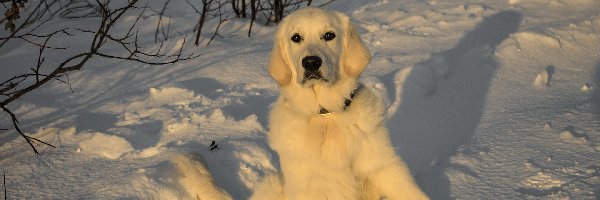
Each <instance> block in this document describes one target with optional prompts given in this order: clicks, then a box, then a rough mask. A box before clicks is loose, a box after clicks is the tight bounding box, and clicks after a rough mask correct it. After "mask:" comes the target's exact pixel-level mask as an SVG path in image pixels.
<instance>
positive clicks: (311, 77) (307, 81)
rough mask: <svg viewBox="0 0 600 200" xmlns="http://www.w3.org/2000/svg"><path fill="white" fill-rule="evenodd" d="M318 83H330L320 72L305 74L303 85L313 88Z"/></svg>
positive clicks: (307, 72)
mask: <svg viewBox="0 0 600 200" xmlns="http://www.w3.org/2000/svg"><path fill="white" fill-rule="evenodd" d="M318 82H324V83H329V80H327V79H326V78H324V77H323V75H322V74H321V72H320V71H314V72H309V71H306V72H304V79H303V80H302V84H303V85H305V86H311V85H313V84H316V83H318Z"/></svg>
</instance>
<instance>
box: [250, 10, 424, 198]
mask: <svg viewBox="0 0 600 200" xmlns="http://www.w3.org/2000/svg"><path fill="white" fill-rule="evenodd" d="M370 58H371V57H370V54H369V51H368V50H367V48H366V47H365V45H364V44H363V43H362V42H361V39H360V38H359V35H358V34H357V31H356V29H355V28H354V26H353V25H352V24H351V22H350V19H349V17H348V16H347V15H345V14H342V13H339V12H335V11H327V10H324V9H320V8H312V7H308V8H303V9H300V10H297V11H296V12H294V13H292V14H290V15H288V16H287V17H285V18H284V19H283V20H282V21H281V23H280V24H279V25H278V28H277V32H276V35H275V41H274V45H273V50H272V54H271V58H270V63H269V66H268V71H269V74H270V76H271V77H272V78H273V79H274V80H275V81H276V82H277V84H278V86H279V88H280V95H279V98H278V99H277V101H276V102H275V103H274V104H273V107H272V110H271V113H270V116H269V125H270V131H269V133H268V140H269V146H270V147H271V148H272V149H273V150H275V151H276V152H277V154H278V155H279V161H280V167H281V172H279V173H274V174H272V175H267V176H266V177H265V178H263V180H262V181H261V182H260V183H257V185H255V187H254V192H253V195H252V197H251V198H250V199H269V200H275V199H286V200H325V199H327V200H353V199H366V200H379V199H388V200H397V199H410V200H420V199H428V197H427V196H426V195H425V194H424V193H423V192H422V191H421V190H420V188H419V187H418V186H417V185H416V184H415V181H414V180H413V178H412V176H411V174H410V172H409V169H408V167H407V166H406V164H405V163H404V162H403V161H402V160H401V159H400V157H398V156H397V155H396V153H395V151H394V148H393V147H392V146H391V145H390V140H389V136H388V131H387V129H386V127H385V122H384V119H385V117H384V105H383V102H382V100H381V99H379V98H378V97H377V96H376V95H375V93H373V92H372V91H370V89H368V88H367V87H365V86H363V85H361V84H359V82H358V79H359V76H360V74H361V73H362V72H363V70H364V69H365V67H366V65H367V64H368V63H369V61H370Z"/></svg>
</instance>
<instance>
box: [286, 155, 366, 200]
mask: <svg viewBox="0 0 600 200" xmlns="http://www.w3.org/2000/svg"><path fill="white" fill-rule="evenodd" d="M296 161H297V162H295V161H290V160H287V159H286V161H282V166H281V167H282V170H283V174H284V177H283V179H284V193H285V195H286V196H287V197H288V199H289V200H308V199H310V200H313V199H314V200H353V199H358V197H359V196H358V184H357V181H356V179H355V177H354V176H352V174H353V173H352V170H351V168H350V167H344V168H333V167H332V166H330V165H327V164H326V163H324V162H323V161H321V160H319V159H314V158H312V159H311V158H306V157H305V158H302V159H296ZM284 163H285V164H284Z"/></svg>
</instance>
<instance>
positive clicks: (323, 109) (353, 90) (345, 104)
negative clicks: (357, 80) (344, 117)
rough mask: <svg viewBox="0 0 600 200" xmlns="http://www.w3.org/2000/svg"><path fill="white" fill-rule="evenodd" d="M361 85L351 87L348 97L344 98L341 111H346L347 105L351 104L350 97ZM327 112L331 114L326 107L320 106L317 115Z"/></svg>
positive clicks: (352, 97)
mask: <svg viewBox="0 0 600 200" xmlns="http://www.w3.org/2000/svg"><path fill="white" fill-rule="evenodd" d="M360 87H361V85H360V84H359V85H357V86H356V87H355V88H354V89H352V92H350V98H349V99H348V98H344V109H343V110H342V111H346V109H348V107H350V104H352V99H354V96H355V95H356V91H358V89H359V88H360ZM327 114H331V112H329V111H328V110H327V109H325V108H323V107H321V110H319V115H327Z"/></svg>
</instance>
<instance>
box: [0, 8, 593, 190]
mask: <svg viewBox="0 0 600 200" xmlns="http://www.w3.org/2000/svg"><path fill="white" fill-rule="evenodd" d="M150 5H151V6H156V7H157V8H159V7H161V6H162V5H164V3H162V2H160V1H153V2H152V4H150ZM326 8H329V9H335V10H339V11H342V12H344V13H347V14H349V15H350V16H351V18H352V20H353V21H354V22H355V24H356V25H357V27H358V28H359V31H360V33H361V35H362V38H363V40H364V41H365V43H366V44H367V46H368V47H369V49H370V50H371V53H372V55H373V59H372V61H371V63H370V65H369V68H368V69H367V70H366V71H365V73H364V74H363V77H362V81H363V82H364V83H365V84H366V85H368V86H369V87H372V88H373V89H375V90H376V91H379V92H380V94H381V96H382V97H383V98H385V99H386V102H387V105H388V106H389V107H388V111H389V119H388V127H389V128H390V133H391V138H392V142H393V145H394V146H395V147H396V149H397V153H398V154H400V155H401V156H402V158H403V159H404V160H405V161H406V162H407V164H408V165H409V167H410V168H411V170H412V173H413V174H414V175H415V177H416V179H417V181H418V183H419V184H420V185H421V187H422V188H423V190H424V191H425V192H426V193H427V194H428V195H430V196H431V197H432V199H600V2H599V1H594V0H496V1H475V0H472V1H461V2H458V1H436V0H425V1H422V0H399V1H388V0H378V1H366V0H362V1H351V2H348V1H342V0H337V1H334V2H333V3H331V4H328V5H327V6H326ZM169 11H170V13H173V14H171V17H170V18H169V21H168V23H170V24H171V25H172V26H173V27H174V29H175V30H176V31H174V32H176V33H181V34H182V35H178V34H175V33H173V35H172V38H171V39H169V40H168V41H167V42H166V43H165V46H164V47H166V48H167V49H168V50H170V51H172V52H176V51H177V50H178V47H180V46H181V45H182V44H183V34H189V35H193V33H192V31H193V30H192V29H193V26H190V24H194V23H195V20H196V19H197V14H195V13H194V11H193V9H191V8H189V6H188V5H187V3H185V2H183V1H181V2H172V3H171V4H170V5H169V7H168V9H167V13H169ZM135 14H136V13H130V15H131V16H129V17H128V18H127V19H128V20H134V19H135V18H134V16H135ZM157 20H158V19H157V17H156V16H147V17H146V18H144V20H142V21H141V23H147V24H149V25H148V26H142V29H140V30H139V32H140V34H141V37H140V38H143V40H147V43H146V44H148V45H147V46H148V47H149V48H150V49H157V48H158V47H159V45H157V44H153V43H152V41H153V38H154V31H155V27H156V23H157ZM90 21H93V20H90V19H58V20H57V21H56V22H55V23H54V24H53V26H54V27H52V28H56V26H58V27H74V26H76V27H93V24H94V23H97V21H93V22H94V23H91V22H90ZM207 26H208V27H211V26H212V27H214V26H215V25H214V24H208V25H207ZM247 26H248V24H247V23H246V22H245V21H243V20H231V21H229V22H227V23H226V24H225V25H224V26H223V27H221V28H222V30H223V32H222V33H221V34H222V35H224V36H226V37H217V38H216V39H215V41H213V42H212V44H211V45H210V46H209V47H204V46H201V47H192V46H191V44H190V43H189V42H188V43H187V44H186V47H190V48H188V50H186V51H184V53H188V54H189V53H195V54H202V55H201V56H200V57H198V58H196V59H193V60H190V61H185V62H179V63H177V64H173V65H167V66H148V65H144V64H139V63H132V62H121V61H114V60H107V59H98V58H96V59H93V60H92V61H90V63H89V65H87V66H85V67H84V69H83V70H82V71H79V72H76V73H73V74H71V75H70V76H69V79H70V82H71V83H72V85H71V87H72V92H71V90H70V88H69V86H68V85H65V84H61V83H53V84H49V85H46V86H44V87H43V88H42V89H40V90H38V91H36V92H34V93H31V94H29V95H27V96H25V97H23V98H21V100H19V101H17V102H15V103H13V104H11V105H10V107H11V108H12V109H13V110H14V111H15V112H16V113H17V115H18V116H19V117H20V122H21V125H22V129H24V130H25V131H26V132H28V133H29V134H32V136H34V137H36V138H39V139H42V140H44V141H46V142H49V143H51V144H54V145H56V148H48V147H45V146H39V147H38V148H39V149H40V150H41V154H40V155H34V154H33V152H32V151H31V150H30V149H29V146H28V145H26V143H25V141H24V140H23V139H22V138H20V137H18V134H17V133H16V132H14V131H12V130H11V131H4V132H1V133H0V173H3V174H6V188H7V193H8V194H7V196H8V197H9V199H176V198H181V199H189V198H194V197H193V195H190V194H189V193H188V192H187V191H188V190H189V188H188V187H189V186H190V185H194V184H199V183H200V182H194V181H191V182H190V180H189V178H188V179H186V178H185V175H182V172H181V171H178V169H180V168H178V167H176V166H178V165H181V162H178V161H174V160H173V159H172V157H174V156H173V155H181V154H182V155H185V156H189V158H190V159H191V161H190V162H188V164H190V165H200V164H199V163H205V164H206V166H207V169H208V171H209V172H210V174H211V175H212V178H213V179H214V182H215V183H216V185H217V186H219V187H221V188H222V189H223V190H225V191H227V192H228V193H229V194H230V195H231V196H232V197H233V198H234V199H246V198H247V197H248V196H249V195H250V193H251V188H252V187H253V185H254V184H255V183H256V182H257V180H259V179H260V178H261V177H262V176H263V175H264V174H265V173H267V172H269V171H272V170H275V169H276V168H277V166H278V160H277V156H276V155H275V154H274V152H273V151H272V150H270V149H269V147H268V145H267V142H266V133H267V131H268V127H267V115H268V112H269V105H270V104H271V103H272V102H273V101H274V100H275V98H276V95H277V87H276V84H275V82H274V81H272V80H271V79H270V78H269V77H268V74H267V72H266V70H265V69H266V65H267V58H268V56H269V53H270V49H271V45H272V41H271V40H272V35H273V33H274V31H275V28H274V27H264V26H261V25H260V24H255V27H254V28H255V29H254V30H255V32H254V33H253V36H252V38H247V37H244V35H245V33H244V32H245V31H246V30H247ZM123 29H124V28H122V29H121V30H123ZM117 30H119V29H117ZM207 30H208V29H207ZM240 31H241V32H240ZM6 34H7V33H6V32H5V31H4V30H1V31H0V35H2V36H4V35H6ZM210 34H211V33H210V32H209V31H206V35H203V37H202V41H203V42H207V41H208V39H209V38H210V36H211V35H210ZM188 39H189V38H188ZM52 42H53V44H57V45H60V44H64V45H67V46H69V47H72V48H75V49H76V48H77V47H85V46H86V45H87V43H86V40H85V39H82V40H80V41H77V40H68V41H60V40H56V41H52ZM87 42H89V41H87ZM10 44H11V46H9V47H5V48H3V49H0V61H1V62H0V63H2V66H0V70H2V73H0V78H1V79H2V80H4V79H5V78H7V77H10V76H12V75H15V74H17V73H19V72H20V71H19V70H22V69H28V68H29V67H24V66H34V63H35V59H24V58H30V57H31V58H35V56H36V54H37V49H36V48H35V47H34V46H31V45H28V44H19V43H16V42H13V43H10ZM107 48H108V49H107V50H110V51H112V52H119V51H120V49H119V48H118V47H116V46H114V47H107ZM65 55H68V54H65V53H54V54H51V53H49V55H48V58H47V59H48V61H47V62H48V63H52V62H59V61H60V58H61V57H64V56H65ZM9 122H10V121H9V118H8V116H6V115H0V127H10V126H11V125H10V123H9ZM213 141H214V142H215V145H217V146H216V147H218V148H214V147H215V146H214V145H213V146H211V143H212V142H213ZM211 149H212V150H211ZM175 157H177V156H175ZM192 158H193V159H192ZM197 173H198V174H203V173H204V172H203V171H201V170H200V171H198V172H197ZM199 181H200V180H199ZM186 186H188V187H186Z"/></svg>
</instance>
